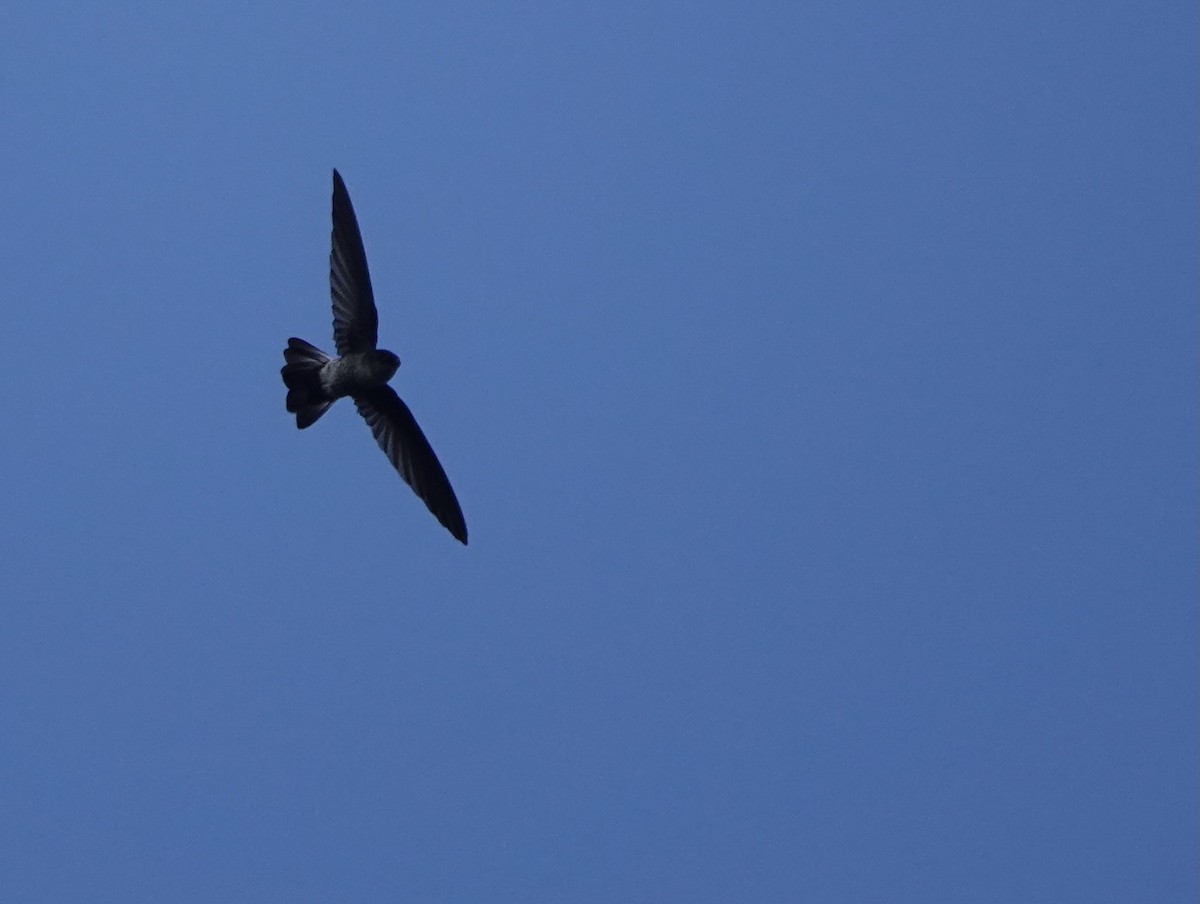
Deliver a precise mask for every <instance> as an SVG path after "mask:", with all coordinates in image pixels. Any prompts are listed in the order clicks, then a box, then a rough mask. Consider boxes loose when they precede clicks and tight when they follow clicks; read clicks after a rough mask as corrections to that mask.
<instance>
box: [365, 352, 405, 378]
mask: <svg viewBox="0 0 1200 904" xmlns="http://www.w3.org/2000/svg"><path fill="white" fill-rule="evenodd" d="M399 367H400V359H399V358H398V357H396V355H394V354H393V353H392V352H389V351H388V350H387V349H383V348H381V349H378V350H376V351H374V352H372V353H371V370H373V371H374V372H375V373H376V374H377V375H378V376H379V378H380V379H382V380H383V382H385V383H386V382H387V381H388V380H390V379H391V378H392V375H393V374H395V373H396V370H397V369H398V368H399Z"/></svg>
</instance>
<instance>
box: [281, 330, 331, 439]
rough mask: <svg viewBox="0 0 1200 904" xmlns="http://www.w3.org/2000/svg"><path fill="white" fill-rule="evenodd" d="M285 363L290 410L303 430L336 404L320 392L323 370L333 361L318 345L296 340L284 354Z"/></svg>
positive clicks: (285, 378)
mask: <svg viewBox="0 0 1200 904" xmlns="http://www.w3.org/2000/svg"><path fill="white" fill-rule="evenodd" d="M283 360H284V361H286V362H287V363H286V364H284V365H283V369H282V370H281V371H280V373H281V374H282V375H283V383H284V385H285V386H287V388H288V394H287V402H286V406H287V410H288V411H290V412H291V413H292V414H294V415H296V426H297V427H299V428H300V429H301V430H303V429H304V428H305V427H310V426H312V424H314V423H315V422H316V420H317V418H319V417H320V416H321V415H323V414H324V413H325V412H326V411H328V410H329V406H330V405H332V404H333V400H332V399H326V398H325V397H324V395H323V394H322V392H321V368H322V367H323V366H324V365H325V363H326V362H328V361H330V360H331V359H330V357H329V355H327V354H325V353H324V352H323V351H321V350H320V349H319V348H317V347H316V346H315V345H310V344H309V343H307V342H305V341H304V340H303V339H296V338H295V337H293V338H291V339H289V340H288V344H287V348H285V349H284V350H283Z"/></svg>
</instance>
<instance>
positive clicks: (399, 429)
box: [354, 386, 467, 545]
mask: <svg viewBox="0 0 1200 904" xmlns="http://www.w3.org/2000/svg"><path fill="white" fill-rule="evenodd" d="M354 404H355V405H356V406H357V407H358V413H359V414H361V415H362V416H363V418H364V419H365V420H366V422H367V425H368V426H369V427H370V428H371V432H372V433H373V434H375V441H376V442H378V443H379V448H381V449H383V451H384V452H385V453H387V457H388V458H389V459H390V460H391V462H392V465H393V466H394V467H395V469H396V470H397V471H399V472H400V476H401V477H403V478H404V482H405V483H407V484H408V485H409V486H410V487H412V488H413V492H415V493H416V494H417V495H418V496H420V497H421V499H422V500H423V501H424V503H425V505H426V506H428V507H429V511H431V512H433V515H434V517H435V518H437V519H438V521H440V522H442V526H443V527H445V528H446V530H448V531H450V533H451V534H453V535H454V538H455V539H456V540H458V541H459V542H461V543H463V544H464V545H465V544H466V542H467V523H466V521H464V520H463V513H462V509H461V508H459V507H458V498H457V497H456V496H455V495H454V490H453V488H452V487H451V486H450V481H449V479H448V478H447V477H446V472H445V471H443V470H442V466H441V464H440V463H439V462H438V460H437V456H436V455H434V454H433V449H432V448H430V445H429V440H427V439H425V434H424V433H422V432H421V428H420V427H418V426H417V421H416V418H414V417H413V416H412V412H411V411H409V410H408V406H407V405H405V404H404V402H402V401H401V400H400V397H399V396H398V395H396V392H395V390H394V389H392V387H390V386H381V387H380V388H379V389H372V390H371V391H370V392H363V393H358V394H356V395H355V396H354Z"/></svg>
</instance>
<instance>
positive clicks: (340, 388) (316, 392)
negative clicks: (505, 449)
mask: <svg viewBox="0 0 1200 904" xmlns="http://www.w3.org/2000/svg"><path fill="white" fill-rule="evenodd" d="M329 288H330V293H331V295H332V296H333V341H334V345H335V346H336V348H337V357H334V356H332V355H327V354H326V353H325V352H323V351H321V350H320V349H319V348H317V347H316V346H315V345H312V344H311V343H309V342H305V341H304V340H303V339H297V338H296V337H294V336H293V337H292V338H290V339H288V341H287V348H285V349H284V350H283V359H284V361H285V362H286V363H285V364H284V365H283V368H282V370H281V374H282V376H283V383H284V385H285V386H286V387H287V400H286V407H287V410H288V411H289V412H290V413H292V414H294V415H295V416H296V427H297V428H298V429H300V430H304V429H306V428H308V427H311V426H312V425H313V424H314V423H316V421H317V419H318V418H320V417H321V415H323V414H324V413H325V412H326V411H328V410H329V407H330V406H331V405H332V404H333V403H334V402H335V401H337V400H338V399H340V398H343V397H346V396H348V397H349V398H350V399H351V400H353V402H354V407H355V408H357V409H358V413H359V414H360V415H362V417H363V419H364V420H365V421H366V422H367V426H368V427H370V428H371V433H372V434H373V435H374V436H375V441H376V442H377V443H379V448H381V449H382V450H383V451H384V454H386V455H387V457H388V459H389V460H390V461H391V463H392V467H394V468H395V469H396V470H397V471H398V472H399V474H400V476H401V477H402V478H404V482H405V483H407V484H408V485H409V486H410V487H412V489H413V492H414V493H416V494H417V496H418V497H419V498H420V499H421V501H422V502H424V503H425V505H426V507H427V508H428V509H429V511H430V512H432V513H433V516H434V517H435V518H437V519H438V521H440V522H441V524H442V526H443V527H445V528H446V530H448V531H449V532H450V534H451V536H453V537H454V539H456V540H458V541H459V542H460V543H462V544H463V545H464V546H465V545H466V544H467V523H466V521H465V519H464V518H463V513H462V508H461V507H460V506H459V504H458V497H456V496H455V495H454V489H453V487H451V486H450V480H449V478H448V477H446V472H445V471H444V470H443V469H442V465H441V463H440V462H439V461H438V459H437V456H436V455H434V453H433V447H432V446H430V445H429V440H427V439H426V438H425V434H424V433H423V432H422V431H421V428H420V427H419V426H418V425H417V420H416V418H414V417H413V414H412V412H411V411H410V410H409V408H408V406H407V405H405V404H404V402H403V401H401V399H400V396H398V395H396V390H394V389H392V387H391V386H389V385H388V381H389V380H391V378H392V377H393V376H394V375H395V373H396V370H397V369H398V368H399V367H400V359H399V358H398V357H397V356H396V355H395V354H393V353H392V352H390V351H387V350H386V349H381V348H378V347H377V345H378V341H379V339H378V332H379V314H378V312H377V311H376V309H375V295H374V292H373V291H372V289H371V275H370V272H369V271H368V269H367V253H366V250H365V249H364V248H363V240H362V233H361V232H360V231H359V228H358V218H357V217H356V216H355V215H354V206H353V205H352V204H351V203H350V193H349V192H348V191H347V190H346V183H345V182H344V181H343V180H342V176H341V174H340V173H339V172H338V171H337V170H336V169H335V170H334V171H333V233H332V248H331V250H330V252H329Z"/></svg>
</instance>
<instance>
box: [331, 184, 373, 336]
mask: <svg viewBox="0 0 1200 904" xmlns="http://www.w3.org/2000/svg"><path fill="white" fill-rule="evenodd" d="M332 244H333V247H332V249H331V250H330V252H329V288H330V291H331V292H332V294H333V339H334V342H335V343H336V344H337V351H338V354H339V355H346V354H349V353H350V352H362V351H367V350H369V349H373V348H374V347H375V343H376V341H378V335H379V314H378V313H377V312H376V311H375V295H374V293H373V292H372V291H371V274H370V273H369V272H368V270H367V252H366V251H365V250H363V242H362V233H360V232H359V231H358V220H357V219H356V218H355V216H354V206H353V205H352V204H351V203H350V193H349V192H348V191H346V183H345V182H343V181H342V177H341V174H339V173H338V171H337V170H334V171H333V243H332Z"/></svg>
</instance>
